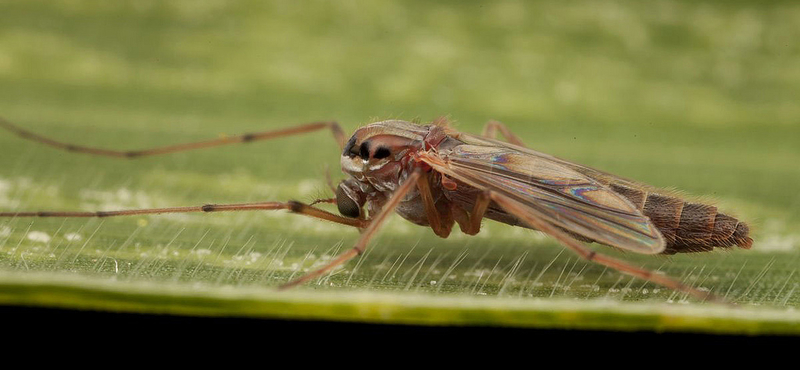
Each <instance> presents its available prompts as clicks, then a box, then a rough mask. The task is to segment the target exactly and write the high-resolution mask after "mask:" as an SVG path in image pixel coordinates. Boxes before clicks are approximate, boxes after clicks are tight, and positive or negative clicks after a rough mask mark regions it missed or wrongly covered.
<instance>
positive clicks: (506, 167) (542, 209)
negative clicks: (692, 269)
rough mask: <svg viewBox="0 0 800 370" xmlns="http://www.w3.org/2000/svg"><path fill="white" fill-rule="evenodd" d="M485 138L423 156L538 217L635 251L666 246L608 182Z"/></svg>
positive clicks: (437, 167) (442, 169)
mask: <svg viewBox="0 0 800 370" xmlns="http://www.w3.org/2000/svg"><path fill="white" fill-rule="evenodd" d="M473 142H475V143H476V144H478V143H479V142H478V141H477V140H475V141H473ZM486 143H487V145H471V144H463V145H457V146H455V147H453V148H451V149H448V150H446V151H443V152H440V153H438V154H432V153H424V154H422V155H421V159H422V160H423V161H425V162H426V163H428V164H429V165H430V166H431V167H433V169H435V170H436V171H439V172H441V173H443V174H445V175H447V176H450V177H452V178H454V179H457V180H460V181H462V182H465V183H467V184H468V185H471V186H473V187H476V188H478V189H482V190H490V191H493V192H498V193H501V194H503V195H505V196H508V197H510V198H512V199H514V200H516V201H517V202H519V203H521V204H523V205H525V206H526V207H530V208H533V209H535V212H532V213H536V214H537V217H540V218H544V221H546V222H548V223H550V224H552V225H555V226H558V227H560V228H562V229H565V230H568V231H570V232H574V233H576V234H579V235H582V236H584V237H587V238H590V239H592V240H595V241H598V242H600V243H603V244H607V245H611V246H614V247H618V248H621V249H626V250H630V251H633V252H637V253H644V254H656V253H660V252H661V251H663V250H664V247H665V241H664V238H663V237H662V236H661V233H660V232H659V231H658V229H657V228H656V227H655V226H654V225H653V224H652V223H651V222H650V219H649V218H647V217H646V216H644V215H643V214H642V213H641V212H640V211H639V210H638V209H636V208H635V207H634V206H633V204H631V203H630V202H629V201H628V200H627V199H625V198H624V197H622V196H621V195H619V194H617V193H615V192H613V191H611V190H610V189H608V188H607V187H606V186H605V185H603V184H601V183H599V182H598V181H596V180H593V179H592V178H591V177H588V176H586V175H584V174H582V173H580V172H578V171H576V170H574V169H572V168H570V167H569V166H567V165H565V164H563V163H560V162H561V160H553V159H550V158H548V157H547V156H546V155H542V156H537V155H533V154H531V153H527V152H524V151H520V150H517V149H516V148H515V147H512V146H500V145H497V144H496V143H493V144H489V142H488V141H487V142H486Z"/></svg>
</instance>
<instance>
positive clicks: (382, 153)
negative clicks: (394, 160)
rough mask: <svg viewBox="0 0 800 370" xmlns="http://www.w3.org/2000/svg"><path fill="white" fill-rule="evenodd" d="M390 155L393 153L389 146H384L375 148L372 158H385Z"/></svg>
mask: <svg viewBox="0 0 800 370" xmlns="http://www.w3.org/2000/svg"><path fill="white" fill-rule="evenodd" d="M390 155H392V152H391V151H390V150H389V148H387V147H385V146H382V147H379V148H378V149H377V150H375V154H373V155H372V158H375V159H383V158H386V157H388V156H390Z"/></svg>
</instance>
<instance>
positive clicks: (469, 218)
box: [453, 191, 492, 235]
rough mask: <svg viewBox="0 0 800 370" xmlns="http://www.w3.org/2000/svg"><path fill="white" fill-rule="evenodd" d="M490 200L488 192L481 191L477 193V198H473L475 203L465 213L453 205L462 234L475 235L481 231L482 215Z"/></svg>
mask: <svg viewBox="0 0 800 370" xmlns="http://www.w3.org/2000/svg"><path fill="white" fill-rule="evenodd" d="M491 202H492V199H491V198H489V192H488V191H482V192H480V194H478V198H477V199H476V200H475V205H474V206H472V211H471V212H469V213H467V212H466V211H464V210H463V209H461V208H458V207H455V208H457V209H456V210H454V211H453V214H454V215H455V216H456V221H457V222H458V226H459V227H461V231H462V232H463V233H464V234H467V235H475V234H477V233H478V232H480V231H481V221H482V220H483V215H484V214H485V213H486V209H487V208H489V203H491ZM459 211H460V212H459Z"/></svg>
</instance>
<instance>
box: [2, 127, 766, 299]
mask: <svg viewBox="0 0 800 370" xmlns="http://www.w3.org/2000/svg"><path fill="white" fill-rule="evenodd" d="M0 127H2V128H5V129H7V130H10V131H12V132H14V133H16V134H18V135H19V136H21V137H23V138H26V139H29V140H33V141H35V142H39V143H42V144H46V145H49V146H52V147H55V148H59V149H63V150H67V151H71V152H81V153H88V154H94V155H103V156H111V157H120V158H139V157H144V156H151V155H160V154H167V153H173V152H178V151H185V150H192V149H200V148H208V147H214V146H220V145H226V144H234V143H248V142H254V141H260V140H267V139H275V138H279V137H286V136H291V135H298V134H304V133H309V132H313V131H320V130H326V129H328V130H330V131H331V132H332V133H333V137H334V139H335V140H336V142H337V143H338V144H339V146H340V149H341V150H342V152H341V166H342V171H343V172H344V173H345V174H347V175H348V176H349V177H347V178H346V179H345V180H343V181H341V182H340V183H339V184H338V186H336V187H335V189H332V190H334V191H335V197H334V198H330V199H322V200H319V201H316V202H314V203H311V204H304V203H300V202H297V201H289V202H259V203H242V204H206V205H202V206H192V207H174V208H155V209H135V210H116V211H98V212H77V211H68V212H61V211H44V212H2V213H0V216H2V217H111V216H125V215H144V214H161V213H182V212H221V211H245V210H251V211H252V210H288V211H290V212H293V213H297V214H300V215H304V216H308V217H313V218H318V219H322V220H327V221H331V222H335V223H338V224H341V225H345V226H350V227H354V228H357V229H359V230H360V231H361V236H360V237H359V239H358V240H357V242H356V243H355V246H353V248H352V249H349V250H348V251H346V252H344V253H342V254H341V255H339V256H337V257H336V258H335V259H333V260H332V261H331V262H330V263H328V264H327V265H325V266H323V267H321V268H319V269H317V270H316V271H313V272H311V273H309V274H306V275H304V276H302V277H300V278H298V279H296V280H294V281H291V282H288V283H286V284H284V285H282V286H280V288H281V289H286V288H290V287H293V286H296V285H299V284H303V283H305V282H307V281H309V280H312V279H314V278H317V277H319V276H322V275H324V274H326V273H327V272H329V271H330V270H332V269H334V268H335V267H337V266H339V265H342V264H344V263H345V262H347V261H348V260H350V259H352V258H353V257H355V256H357V255H360V254H362V253H363V252H364V251H365V250H366V249H367V247H368V244H369V242H370V240H371V239H372V238H373V237H374V236H375V234H376V232H377V231H378V230H379V229H380V227H381V226H382V225H383V224H384V222H385V221H386V219H387V217H388V216H389V215H390V214H392V213H397V214H399V215H400V216H402V217H403V218H405V219H406V220H408V221H410V222H412V223H415V224H417V225H421V226H426V227H430V228H431V229H432V230H433V232H434V233H435V234H436V235H438V236H440V237H442V238H446V237H447V236H448V235H449V234H450V232H451V230H452V229H453V227H454V225H456V224H457V225H458V226H459V227H460V229H461V231H462V232H464V233H466V234H469V235H475V234H477V233H478V232H479V231H480V228H481V222H482V220H483V219H484V218H488V219H491V220H495V221H499V222H502V223H505V224H509V225H512V226H520V227H525V228H530V229H536V230H539V231H542V232H544V233H546V234H548V235H550V236H551V237H553V238H555V239H556V240H558V241H559V242H560V243H561V244H563V245H564V246H566V247H567V248H569V249H570V250H572V251H573V252H575V253H576V254H578V255H579V256H580V257H581V258H583V259H586V260H588V261H593V262H596V263H598V264H601V265H605V266H607V267H610V268H613V269H616V270H618V271H620V272H622V273H626V274H629V275H632V276H635V277H638V278H641V279H644V280H647V281H651V282H654V283H657V284H661V285H663V286H665V287H668V288H671V289H674V290H677V291H681V292H685V293H688V294H691V295H692V296H694V297H696V298H698V299H701V300H719V298H718V297H716V296H715V295H713V294H712V293H710V292H708V291H702V290H699V289H696V288H694V287H691V286H689V285H686V284H683V283H681V282H679V281H677V280H674V279H672V278H670V277H668V276H665V275H663V274H658V273H655V272H653V271H649V270H646V269H643V268H639V267H636V266H633V265H631V264H629V263H627V262H624V261H622V260H618V259H615V258H612V257H609V256H606V255H604V254H601V253H598V252H596V251H594V250H593V249H590V248H589V247H587V246H586V245H585V243H588V242H596V243H600V244H605V245H608V246H611V247H615V248H618V249H621V250H626V251H631V252H636V253H643V254H674V253H685V252H703V251H710V250H713V249H714V248H731V247H734V246H738V247H741V248H745V249H749V248H750V247H751V245H752V242H753V240H752V239H751V238H750V236H749V228H748V226H747V224H746V223H744V222H742V221H739V220H737V219H736V218H734V217H731V216H728V215H726V214H724V213H720V212H719V211H718V210H717V208H716V207H714V206H712V205H708V204H701V203H692V202H688V201H684V200H683V199H681V198H679V197H677V196H674V195H671V194H670V193H669V192H665V191H662V190H659V189H656V188H653V187H650V186H648V185H644V184H641V183H637V182H634V181H631V180H627V179H623V178H621V177H618V176H614V175H611V174H609V173H606V172H602V171H598V170H595V169H592V168H589V167H586V166H582V165H579V164H576V163H572V162H569V161H566V160H563V159H559V158H556V157H553V156H551V155H548V154H544V153H540V152H537V151H534V150H531V149H529V148H527V147H526V146H525V145H524V144H523V143H522V141H521V140H520V139H519V138H518V137H517V136H515V135H514V134H513V133H511V131H510V130H509V129H508V128H507V127H506V126H505V125H503V124H502V123H499V122H496V121H490V122H489V123H487V124H486V126H485V129H484V131H483V135H481V136H478V135H471V134H467V133H462V132H458V131H456V130H455V129H454V128H452V127H451V126H450V125H449V124H448V122H447V121H446V120H445V119H437V120H435V121H433V122H431V123H430V124H426V125H419V124H414V123H410V122H405V121H399V120H390V121H381V122H375V123H372V124H369V125H366V126H364V127H361V128H359V129H358V130H356V131H355V133H354V134H353V135H352V136H351V137H350V138H349V140H348V139H347V138H346V136H345V134H344V132H343V131H342V129H341V127H340V126H339V125H338V124H337V123H335V122H315V123H309V124H304V125H299V126H295V127H289V128H286V129H281V130H276V131H267V132H258V133H251V134H245V135H240V136H232V137H226V138H221V139H216V140H210V141H204V142H196V143H188V144H180V145H174V146H167V147H160V148H154V149H147V150H140V151H114V150H106V149H98V148H90V147H85V146H78V145H72V144H66V143H62V142H59V141H55V140H53V139H50V138H46V137H44V136H40V135H38V134H35V133H33V132H31V131H28V130H25V129H23V128H21V127H19V126H17V125H14V124H12V123H10V122H8V121H5V120H3V119H1V118H0ZM498 133H499V134H502V136H503V137H505V139H506V141H500V140H497V139H496V137H497V135H498ZM331 187H332V188H334V187H333V186H332V185H331ZM320 202H327V203H335V204H336V206H337V208H338V210H339V213H340V214H339V215H337V214H334V213H331V212H328V211H325V210H323V209H321V208H318V207H315V204H316V203H320Z"/></svg>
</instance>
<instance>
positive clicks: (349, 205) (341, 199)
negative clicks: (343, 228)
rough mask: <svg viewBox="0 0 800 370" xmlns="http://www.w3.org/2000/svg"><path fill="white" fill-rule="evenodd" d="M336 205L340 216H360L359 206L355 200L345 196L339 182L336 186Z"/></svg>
mask: <svg viewBox="0 0 800 370" xmlns="http://www.w3.org/2000/svg"><path fill="white" fill-rule="evenodd" d="M336 206H337V207H338V208H339V213H341V214H342V216H345V217H350V218H358V217H359V216H361V207H359V206H358V203H356V201H354V200H352V199H350V197H348V196H347V193H346V192H345V191H344V188H342V185H341V184H339V186H338V187H337V188H336Z"/></svg>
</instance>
